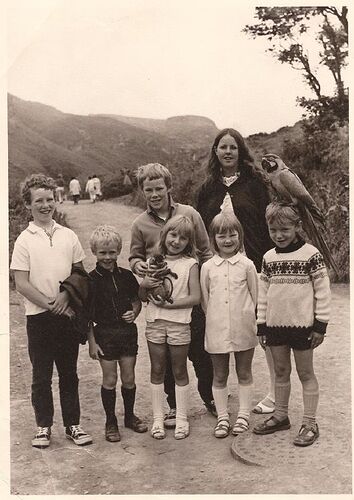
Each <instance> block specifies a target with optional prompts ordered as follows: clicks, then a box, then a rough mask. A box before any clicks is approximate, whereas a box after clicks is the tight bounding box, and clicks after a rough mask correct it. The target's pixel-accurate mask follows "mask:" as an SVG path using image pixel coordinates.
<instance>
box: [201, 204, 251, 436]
mask: <svg viewBox="0 0 354 500" xmlns="http://www.w3.org/2000/svg"><path fill="white" fill-rule="evenodd" d="M210 241H211V246H212V248H213V249H214V251H215V255H214V257H213V258H212V259H210V260H208V262H205V264H203V266H202V270H201V277H200V282H201V289H202V306H203V309H204V311H205V314H206V328H205V349H206V351H207V352H208V353H209V354H210V356H211V360H212V363H213V369H214V379H213V396H214V401H215V406H216V409H217V412H218V420H217V424H216V426H215V429H214V436H215V437H216V438H224V437H226V436H228V435H229V432H230V417H229V413H228V409H227V399H228V388H227V379H228V376H229V363H230V353H233V355H234V357H235V368H236V374H237V379H238V396H239V409H238V413H237V418H236V421H235V423H234V425H233V427H232V434H233V435H234V436H237V435H238V434H241V433H243V432H245V431H247V430H248V429H249V418H250V412H251V405H252V396H253V377H252V359H253V355H254V349H255V347H256V346H257V345H258V341H257V335H256V332H257V327H256V312H255V311H256V306H257V280H258V277H257V271H256V268H255V266H254V264H253V262H252V261H251V260H250V259H248V258H247V257H246V256H245V255H243V254H242V253H241V252H240V250H241V249H242V248H243V230H242V226H241V224H240V222H239V221H238V219H237V218H236V217H235V215H233V214H228V215H226V214H224V213H220V214H218V215H216V216H215V217H214V219H213V220H212V222H211V224H210Z"/></svg>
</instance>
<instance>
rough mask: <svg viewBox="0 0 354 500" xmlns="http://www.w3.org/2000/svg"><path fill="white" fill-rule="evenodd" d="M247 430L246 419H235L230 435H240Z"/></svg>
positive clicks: (248, 426) (247, 422)
mask: <svg viewBox="0 0 354 500" xmlns="http://www.w3.org/2000/svg"><path fill="white" fill-rule="evenodd" d="M249 428H250V423H249V421H248V419H247V418H246V417H237V419H236V422H235V423H234V426H233V427H232V431H231V433H232V435H233V436H237V434H242V433H243V432H246V431H248V429H249Z"/></svg>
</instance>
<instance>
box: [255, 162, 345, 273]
mask: <svg viewBox="0 0 354 500" xmlns="http://www.w3.org/2000/svg"><path fill="white" fill-rule="evenodd" d="M262 168H263V170H264V171H265V172H266V174H267V176H268V178H269V180H270V183H271V187H272V191H273V192H272V193H271V195H272V194H273V198H275V200H277V201H284V202H286V203H292V204H294V205H296V206H297V208H298V209H299V212H300V217H301V220H302V226H303V228H304V230H305V232H306V234H307V236H308V237H309V239H310V240H311V241H312V243H313V244H314V245H315V246H316V247H317V248H318V249H319V251H320V252H321V253H322V255H323V258H324V260H325V263H326V265H327V266H328V267H331V268H332V269H333V270H334V271H335V272H336V274H337V275H338V266H337V264H336V262H335V261H334V259H333V257H332V255H331V252H330V250H329V248H328V245H327V243H326V240H325V238H324V235H323V233H324V232H325V231H326V227H325V218H324V215H323V213H322V212H321V210H320V209H319V208H318V206H317V205H316V202H315V200H314V199H313V198H312V196H311V195H310V193H309V192H308V191H307V189H306V188H305V186H304V185H303V183H302V181H301V179H300V178H299V177H298V176H297V175H296V174H295V172H293V171H292V170H291V169H290V168H288V167H287V166H286V165H285V163H284V162H283V161H282V160H281V158H279V156H277V155H275V154H267V155H264V157H263V158H262Z"/></svg>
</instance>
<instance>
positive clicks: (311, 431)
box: [294, 424, 320, 446]
mask: <svg viewBox="0 0 354 500" xmlns="http://www.w3.org/2000/svg"><path fill="white" fill-rule="evenodd" d="M319 435H320V431H319V430H318V425H317V424H314V425H305V424H302V426H301V427H300V430H299V433H298V435H297V436H296V438H295V439H294V445H295V446H310V445H311V444H313V443H314V442H315V441H316V439H317V438H318V436H319Z"/></svg>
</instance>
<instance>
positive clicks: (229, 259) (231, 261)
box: [213, 252, 240, 266]
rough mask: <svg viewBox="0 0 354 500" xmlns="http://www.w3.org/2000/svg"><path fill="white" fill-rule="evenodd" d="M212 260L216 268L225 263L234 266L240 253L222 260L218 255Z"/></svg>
mask: <svg viewBox="0 0 354 500" xmlns="http://www.w3.org/2000/svg"><path fill="white" fill-rule="evenodd" d="M213 260H214V262H215V264H216V265H217V266H220V265H221V264H222V263H223V262H225V261H227V262H230V264H236V262H238V261H239V260H240V252H237V254H236V255H233V256H232V257H229V258H228V259H223V258H222V257H220V255H217V254H216V255H214V257H213Z"/></svg>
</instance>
